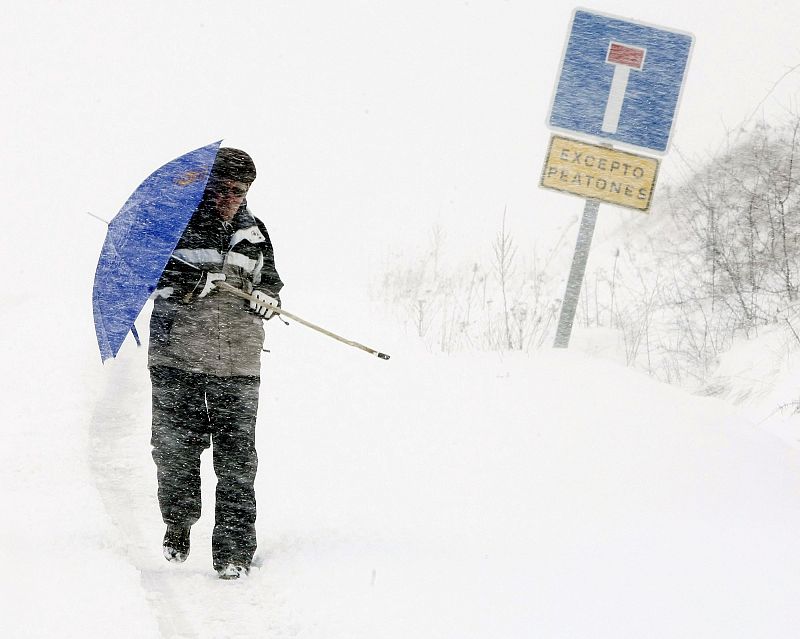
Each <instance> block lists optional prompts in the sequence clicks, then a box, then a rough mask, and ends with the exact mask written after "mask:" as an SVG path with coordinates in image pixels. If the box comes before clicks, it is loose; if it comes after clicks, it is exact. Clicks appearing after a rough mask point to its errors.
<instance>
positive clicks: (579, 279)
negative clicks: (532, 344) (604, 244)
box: [553, 200, 600, 348]
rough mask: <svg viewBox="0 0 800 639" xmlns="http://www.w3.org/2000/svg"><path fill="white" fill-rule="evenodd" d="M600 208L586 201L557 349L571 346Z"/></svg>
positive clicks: (593, 202)
mask: <svg viewBox="0 0 800 639" xmlns="http://www.w3.org/2000/svg"><path fill="white" fill-rule="evenodd" d="M599 208H600V202H599V201H598V200H586V204H585V205H584V207H583V218H582V219H581V228H580V229H579V230H578V241H577V243H576V244H575V255H573V256H572V266H571V267H570V269H569V277H568V278H567V288H566V290H565V291H564V300H563V301H562V302H561V315H560V316H559V318H558V328H557V329H556V341H555V343H554V344H553V346H554V347H556V348H566V347H567V346H569V338H570V335H571V334H572V323H573V321H575V311H577V310H578V298H579V297H580V294H581V286H582V285H583V275H584V273H585V272H586V261H587V260H588V259H589V248H590V247H591V245H592V236H593V235H594V225H595V222H597V210H598V209H599Z"/></svg>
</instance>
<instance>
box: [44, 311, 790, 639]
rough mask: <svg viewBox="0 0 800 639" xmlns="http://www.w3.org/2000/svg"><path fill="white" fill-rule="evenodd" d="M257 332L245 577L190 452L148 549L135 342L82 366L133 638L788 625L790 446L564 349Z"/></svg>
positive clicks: (708, 630) (736, 629)
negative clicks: (377, 346)
mask: <svg viewBox="0 0 800 639" xmlns="http://www.w3.org/2000/svg"><path fill="white" fill-rule="evenodd" d="M271 329H272V330H271V333H270V335H271V338H270V346H271V348H272V351H273V352H272V353H271V354H269V355H267V356H266V357H267V359H266V361H265V366H264V371H265V378H264V384H263V391H262V406H261V413H260V422H259V433H258V447H259V457H260V469H259V477H258V482H257V491H258V498H259V521H258V531H259V550H258V553H257V557H256V567H255V568H254V570H253V571H252V574H251V576H250V577H249V578H248V579H247V580H245V581H242V582H238V583H228V582H222V581H220V580H218V579H216V576H215V574H214V573H213V570H212V569H211V564H210V533H211V525H212V517H213V483H214V478H213V472H212V471H211V464H210V459H209V458H205V459H204V471H205V474H204V480H205V483H204V503H205V507H204V515H203V518H202V519H201V520H200V522H198V524H197V525H196V526H195V529H194V530H193V537H192V554H191V556H190V558H189V560H188V561H187V562H186V563H185V564H183V565H180V566H173V565H170V564H168V563H167V562H165V561H164V560H163V559H162V557H161V555H160V538H161V535H162V533H163V526H162V524H161V522H160V518H159V515H158V509H157V503H156V498H155V477H154V469H153V464H152V461H151V459H150V456H149V445H148V438H149V432H148V420H149V382H148V378H147V373H146V369H145V357H144V353H143V351H136V350H134V349H133V348H132V347H128V348H127V349H126V351H125V352H124V356H123V357H121V358H119V359H118V360H117V361H114V362H112V363H111V364H110V365H107V366H106V369H105V370H103V371H102V372H101V374H100V375H98V376H97V377H96V379H97V380H98V383H100V384H102V388H103V389H104V390H103V392H102V396H100V397H99V398H98V399H97V401H96V403H95V405H94V406H95V407H94V410H93V412H92V414H91V419H89V420H88V424H89V425H88V426H87V427H88V428H90V431H91V438H90V441H91V446H90V449H89V455H88V460H87V461H88V463H89V468H90V469H91V476H92V478H93V480H94V482H95V483H96V486H97V488H98V491H99V494H100V497H101V499H102V504H103V506H104V509H105V512H106V513H107V514H108V515H109V516H110V519H111V521H112V522H113V524H114V527H113V529H112V531H111V532H109V531H107V532H106V534H105V535H104V536H103V537H101V538H100V539H96V540H95V541H94V543H100V544H101V546H102V547H103V551H104V552H105V553H107V555H108V556H109V557H115V558H117V559H118V558H119V557H120V556H122V557H123V558H124V559H125V560H126V561H128V562H130V565H131V566H132V567H133V569H135V571H136V573H138V574H139V575H141V579H140V580H139V583H138V584H136V587H134V584H133V583H132V582H131V581H130V580H129V581H128V587H127V588H126V589H121V590H118V591H117V592H116V593H114V600H113V601H110V602H109V605H112V606H113V605H117V601H116V600H117V599H122V600H128V602H127V605H128V606H129V607H131V608H135V607H136V606H139V608H146V609H147V610H148V611H149V614H150V617H151V618H150V619H143V620H142V621H141V625H140V627H138V628H130V627H128V628H127V630H128V633H129V634H130V636H139V637H142V636H162V637H208V638H211V637H215V638H216V637H325V638H331V637H342V638H348V639H349V638H356V637H365V638H367V637H369V638H374V637H398V638H400V637H403V638H406V637H453V638H456V637H457V638H465V637H475V638H477V637H481V638H495V637H529V636H538V637H592V638H597V637H609V638H614V639H619V638H621V637H630V638H634V637H635V638H640V637H644V636H647V637H670V638H678V637H689V636H691V637H725V638H726V639H729V638H731V637H743V638H744V637H747V638H751V637H754V636H769V637H771V638H776V637H787V638H788V637H793V636H794V633H795V631H796V628H797V627H800V610H798V608H797V606H795V605H794V601H795V600H796V597H797V595H798V594H800V576H799V575H800V546H798V544H796V543H795V536H796V531H797V530H798V529H800V481H798V480H800V454H798V453H797V452H796V451H794V450H791V449H790V448H788V447H787V446H786V445H785V444H784V443H783V442H781V441H779V440H778V439H776V438H773V437H772V436H770V435H768V434H765V433H762V432H760V431H758V430H756V429H755V428H753V427H752V426H750V425H748V424H747V423H744V422H742V421H741V420H738V419H737V418H736V416H735V415H734V414H733V412H732V411H731V410H730V409H728V408H727V407H726V406H725V405H723V404H722V403H720V402H717V401H713V400H707V399H699V398H694V397H690V396H687V395H686V394H684V393H683V392H681V391H679V390H675V389H672V388H670V387H666V386H663V385H659V384H656V383H654V382H652V381H650V380H648V379H647V378H645V377H643V376H642V375H641V374H639V373H635V372H632V371H629V370H626V369H623V368H619V367H617V366H615V365H613V364H608V363H603V362H598V361H595V360H591V359H589V358H586V357H584V356H580V355H576V354H573V353H567V352H553V353H545V354H542V355H538V356H531V357H507V358H505V359H501V358H499V357H498V356H496V355H475V354H473V355H469V356H458V357H443V356H438V357H437V356H432V355H429V354H426V353H423V352H418V351H417V352H415V351H413V347H411V346H406V347H405V348H404V347H403V345H402V344H394V345H392V346H393V348H394V349H395V352H393V353H392V354H393V358H392V360H391V361H390V362H382V361H380V360H377V359H375V358H370V357H369V356H366V355H364V354H362V353H360V352H358V351H354V350H352V351H351V350H348V349H346V348H345V347H342V345H341V344H338V343H335V342H330V343H328V341H326V340H325V339H324V338H321V337H320V336H318V335H316V334H312V333H308V332H306V331H304V330H303V329H301V328H300V327H296V326H295V327H291V328H286V327H281V326H277V327H276V326H272V325H271ZM398 348H400V349H401V350H399V351H398V350H396V349H398ZM75 463H79V460H75ZM31 497H32V498H35V499H44V500H49V499H56V498H57V491H56V492H55V493H51V494H49V495H41V494H36V495H32V496H31ZM53 565H55V566H58V561H54V562H53ZM95 569H101V570H102V563H98V564H96V568H95ZM116 569H117V570H119V567H117V568H116ZM40 578H41V579H42V580H47V579H48V576H47V575H40ZM65 589H66V590H68V591H70V592H71V593H73V595H78V596H79V594H80V590H81V584H79V583H77V584H76V583H72V582H71V583H69V584H65ZM137 599H138V600H139V601H138V603H137V601H136V600H137ZM141 602H144V604H145V605H142V604H141ZM123 623H130V621H123ZM34 630H35V627H34ZM148 633H149V634H148ZM124 634H125V633H123V635H124ZM123 635H121V636H123ZM32 636H46V635H37V633H36V632H33V633H32Z"/></svg>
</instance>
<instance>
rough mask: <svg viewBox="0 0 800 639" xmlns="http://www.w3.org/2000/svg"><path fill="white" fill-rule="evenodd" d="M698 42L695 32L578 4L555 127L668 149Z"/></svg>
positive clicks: (557, 99)
mask: <svg viewBox="0 0 800 639" xmlns="http://www.w3.org/2000/svg"><path fill="white" fill-rule="evenodd" d="M693 41H694V37H693V36H692V35H691V34H688V33H683V32H680V31H672V30H668V29H664V28H661V27H653V26H650V25H646V24H642V23H639V22H633V21H630V20H623V19H621V18H615V17H612V16H607V15H603V14H598V13H591V12H589V11H586V10H583V9H576V10H575V12H574V13H573V16H572V24H571V27H570V32H569V36H568V38H567V44H566V47H565V49H564V55H563V58H562V61H561V72H560V74H559V78H558V82H557V84H556V90H555V92H554V95H553V101H552V105H551V109H550V116H549V118H548V126H550V128H552V129H555V130H557V131H564V132H570V133H573V134H579V135H583V136H588V137H590V138H593V139H596V140H598V141H606V142H614V143H619V144H623V145H629V146H632V147H636V148H638V149H642V150H648V151H650V152H655V153H657V154H663V153H665V152H666V150H667V147H668V146H669V139H670V134H671V131H672V123H673V120H674V118H675V112H676V110H677V107H678V101H679V98H680V94H681V88H682V86H683V78H684V74H685V71H686V66H687V64H688V61H689V54H690V52H691V49H692V44H693Z"/></svg>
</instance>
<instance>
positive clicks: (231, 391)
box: [150, 366, 260, 568]
mask: <svg viewBox="0 0 800 639" xmlns="http://www.w3.org/2000/svg"><path fill="white" fill-rule="evenodd" d="M150 379H151V381H152V384H153V432H152V440H151V443H152V445H153V460H154V461H155V463H156V470H157V475H158V503H159V506H160V507H161V516H162V518H163V520H164V523H167V524H182V525H192V524H194V523H195V522H196V521H197V520H198V519H199V518H200V506H201V504H200V454H201V453H202V452H203V451H204V450H205V449H206V448H208V447H209V445H210V444H211V443H212V441H213V444H214V447H213V456H214V471H215V472H216V474H217V490H216V510H215V518H214V535H213V539H212V557H213V561H214V567H215V568H220V567H222V566H224V565H225V564H227V563H240V564H244V565H247V566H249V565H250V561H251V560H252V558H253V554H254V553H255V550H256V529H255V521H256V497H255V488H254V486H253V483H254V482H255V477H256V468H257V466H258V456H257V455H256V446H255V432H256V413H257V411H258V390H259V382H260V380H259V378H258V377H215V376H213V375H204V374H199V373H188V372H186V371H182V370H178V369H176V368H169V367H166V366H157V367H153V368H151V369H150Z"/></svg>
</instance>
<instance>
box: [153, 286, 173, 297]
mask: <svg viewBox="0 0 800 639" xmlns="http://www.w3.org/2000/svg"><path fill="white" fill-rule="evenodd" d="M174 292H175V289H174V288H172V287H171V286H165V287H164V288H157V289H156V290H155V291H153V293H152V294H151V295H150V299H151V300H154V299H156V298H157V297H163V298H164V299H167V298H168V297H169V296H170V295H172V294H173V293H174Z"/></svg>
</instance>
